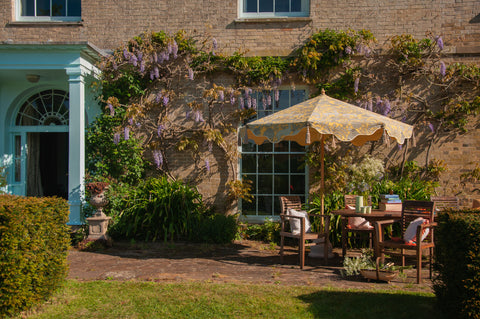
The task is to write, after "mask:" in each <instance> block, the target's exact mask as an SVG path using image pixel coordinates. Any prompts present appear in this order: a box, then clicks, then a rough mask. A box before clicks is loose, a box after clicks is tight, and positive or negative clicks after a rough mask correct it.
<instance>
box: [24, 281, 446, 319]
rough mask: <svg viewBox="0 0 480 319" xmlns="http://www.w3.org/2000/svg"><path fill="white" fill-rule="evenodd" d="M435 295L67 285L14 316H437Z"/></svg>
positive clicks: (273, 287) (251, 287) (266, 287)
mask: <svg viewBox="0 0 480 319" xmlns="http://www.w3.org/2000/svg"><path fill="white" fill-rule="evenodd" d="M434 304H435V296H434V295H433V294H431V293H413V292H404V291H361V290H340V289H335V288H318V287H309V286H308V287H289V286H276V285H247V284H214V283H208V282H202V283H178V284H165V283H155V282H133V281H127V282H121V281H94V282H78V281H73V280H69V281H67V283H66V285H65V287H64V289H62V290H61V291H59V292H58V293H57V294H56V295H55V296H54V297H53V298H52V300H50V301H49V302H48V303H46V304H45V305H43V306H42V307H40V308H38V309H35V310H32V311H30V312H29V313H27V314H23V315H22V316H19V317H18V318H62V319H64V318H209V319H212V318H334V319H335V318H342V319H345V318H368V319H375V318H382V319H384V318H389V319H394V318H417V319H420V318H438V317H439V314H438V313H437V312H436V310H435V309H436V307H435V305H434Z"/></svg>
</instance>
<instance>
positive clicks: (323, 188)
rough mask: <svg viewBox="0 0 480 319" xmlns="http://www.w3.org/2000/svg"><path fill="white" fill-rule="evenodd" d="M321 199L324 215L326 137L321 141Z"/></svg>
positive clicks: (323, 136)
mask: <svg viewBox="0 0 480 319" xmlns="http://www.w3.org/2000/svg"><path fill="white" fill-rule="evenodd" d="M320 177H321V184H320V199H321V210H322V215H323V214H324V213H325V135H322V139H321V141H320Z"/></svg>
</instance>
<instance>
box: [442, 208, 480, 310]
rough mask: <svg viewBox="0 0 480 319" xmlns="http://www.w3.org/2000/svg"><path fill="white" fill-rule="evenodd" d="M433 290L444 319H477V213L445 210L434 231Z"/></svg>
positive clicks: (479, 272) (479, 286)
mask: <svg viewBox="0 0 480 319" xmlns="http://www.w3.org/2000/svg"><path fill="white" fill-rule="evenodd" d="M435 242H436V247H435V256H436V257H435V260H436V261H435V268H436V270H437V271H438V276H437V277H436V278H435V279H434V285H433V288H434V291H435V294H436V296H437V300H438V305H439V307H440V309H441V310H442V312H444V313H445V314H446V315H447V318H480V212H479V211H472V210H464V211H453V210H450V211H446V212H444V213H441V214H440V215H439V217H438V228H437V229H436V230H435Z"/></svg>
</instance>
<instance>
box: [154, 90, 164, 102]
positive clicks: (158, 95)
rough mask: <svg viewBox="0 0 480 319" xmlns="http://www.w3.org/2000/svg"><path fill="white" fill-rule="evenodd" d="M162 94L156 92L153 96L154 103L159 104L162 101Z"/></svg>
mask: <svg viewBox="0 0 480 319" xmlns="http://www.w3.org/2000/svg"><path fill="white" fill-rule="evenodd" d="M162 97H163V95H162V92H158V94H157V95H156V96H155V103H160V101H161V100H162Z"/></svg>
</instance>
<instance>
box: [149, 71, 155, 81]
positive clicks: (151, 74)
mask: <svg viewBox="0 0 480 319" xmlns="http://www.w3.org/2000/svg"><path fill="white" fill-rule="evenodd" d="M153 79H155V72H154V71H150V80H152V81H153Z"/></svg>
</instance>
